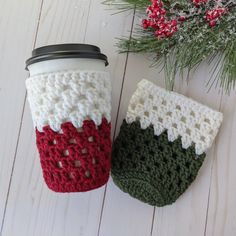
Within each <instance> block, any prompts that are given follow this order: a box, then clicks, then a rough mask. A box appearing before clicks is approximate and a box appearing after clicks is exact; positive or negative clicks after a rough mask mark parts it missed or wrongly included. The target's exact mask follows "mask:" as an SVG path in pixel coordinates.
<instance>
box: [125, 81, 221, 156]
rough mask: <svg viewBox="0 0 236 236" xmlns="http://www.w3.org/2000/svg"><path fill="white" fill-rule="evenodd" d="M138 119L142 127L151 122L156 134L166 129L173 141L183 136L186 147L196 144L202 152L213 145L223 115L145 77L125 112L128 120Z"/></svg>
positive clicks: (198, 152)
mask: <svg viewBox="0 0 236 236" xmlns="http://www.w3.org/2000/svg"><path fill="white" fill-rule="evenodd" d="M137 119H139V121H140V124H141V128H142V129H145V128H147V127H148V126H149V125H151V124H152V125H153V126H154V133H155V135H160V134H161V133H162V132H164V131H165V130H167V133H168V140H169V141H170V142H173V141H174V140H176V139H177V138H178V137H179V136H181V141H182V146H183V148H185V149H186V148H188V147H190V146H191V145H192V144H194V145H195V149H196V154H198V155H200V154H202V153H203V152H205V151H206V150H207V149H208V148H209V147H210V146H211V145H212V142H213V140H214V138H215V136H216V134H217V132H218V130H219V127H220V124H221V122H222V119H223V116H222V114H221V113H220V112H217V111H214V110H212V109H210V108H209V107H207V106H204V105H202V104H200V103H198V102H196V101H193V100H192V99H190V98H187V97H185V96H183V95H181V94H177V93H175V92H171V91H166V90H165V89H162V88H160V87H157V86H155V85H154V84H153V83H152V82H149V81H148V80H142V81H141V82H140V83H139V84H138V88H137V90H136V92H135V93H134V95H133V96H132V98H131V100H130V104H129V107H128V112H127V115H126V121H127V122H128V123H132V122H134V121H135V120H137Z"/></svg>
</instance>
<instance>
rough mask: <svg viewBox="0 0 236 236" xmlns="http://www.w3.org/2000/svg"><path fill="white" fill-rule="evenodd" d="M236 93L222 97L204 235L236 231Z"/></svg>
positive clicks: (230, 234) (226, 234) (218, 235)
mask: <svg viewBox="0 0 236 236" xmlns="http://www.w3.org/2000/svg"><path fill="white" fill-rule="evenodd" d="M235 101H236V92H235V91H234V92H232V94H231V96H227V95H226V96H224V98H223V100H222V108H221V110H222V112H223V114H224V122H223V125H222V127H221V132H220V134H219V137H218V139H217V144H216V145H217V146H216V152H215V159H214V166H213V174H212V184H211V190H210V198H209V200H210V204H209V210H208V212H209V213H208V218H207V229H206V234H205V235H209V236H213V235H214V236H234V235H235V234H236V221H235V219H236V206H235V199H236V185H235V179H236V172H235V166H236V159H235V150H236V149H235V140H236V107H235Z"/></svg>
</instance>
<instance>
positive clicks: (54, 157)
mask: <svg viewBox="0 0 236 236" xmlns="http://www.w3.org/2000/svg"><path fill="white" fill-rule="evenodd" d="M26 87H27V92H28V101H29V104H30V108H31V113H32V118H33V122H34V127H35V129H36V143H37V147H38V150H39V154H40V162H41V166H42V170H43V176H44V179H45V182H46V183H47V185H48V187H49V188H50V189H52V190H54V191H56V192H82V191H88V190H92V189H95V188H98V187H100V186H102V185H104V184H105V183H106V182H107V180H108V177H109V171H110V153H111V140H110V128H111V127H110V126H111V125H110V120H111V117H110V112H111V84H110V78H109V74H108V73H107V72H99V71H94V72H93V71H62V72H55V73H54V72H53V73H47V74H41V75H36V76H33V77H30V78H28V79H27V80H26Z"/></svg>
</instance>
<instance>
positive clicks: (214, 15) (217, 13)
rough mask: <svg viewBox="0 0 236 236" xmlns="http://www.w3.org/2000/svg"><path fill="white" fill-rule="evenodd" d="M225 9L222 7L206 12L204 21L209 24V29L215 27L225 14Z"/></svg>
mask: <svg viewBox="0 0 236 236" xmlns="http://www.w3.org/2000/svg"><path fill="white" fill-rule="evenodd" d="M226 11H227V10H226V8H224V7H218V8H215V9H213V10H208V11H206V16H205V18H206V20H207V21H208V22H209V26H210V27H214V26H215V25H216V22H217V21H218V20H219V19H220V17H222V15H223V14H225V13H226Z"/></svg>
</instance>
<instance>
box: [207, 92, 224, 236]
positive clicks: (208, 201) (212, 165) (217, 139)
mask: <svg viewBox="0 0 236 236" xmlns="http://www.w3.org/2000/svg"><path fill="white" fill-rule="evenodd" d="M222 101H223V93H221V97H220V104H219V111H221V112H222ZM220 131H221V130H219V134H218V136H217V138H216V140H215V142H214V152H213V153H214V155H213V157H214V158H213V160H212V163H211V175H210V185H209V192H208V199H207V210H206V220H205V228H204V236H206V234H207V223H208V217H209V215H208V214H209V204H210V199H211V187H212V174H213V168H214V162H215V159H216V158H217V157H216V156H215V153H216V150H215V149H216V147H217V146H218V142H219V135H220V133H221V132H220Z"/></svg>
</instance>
